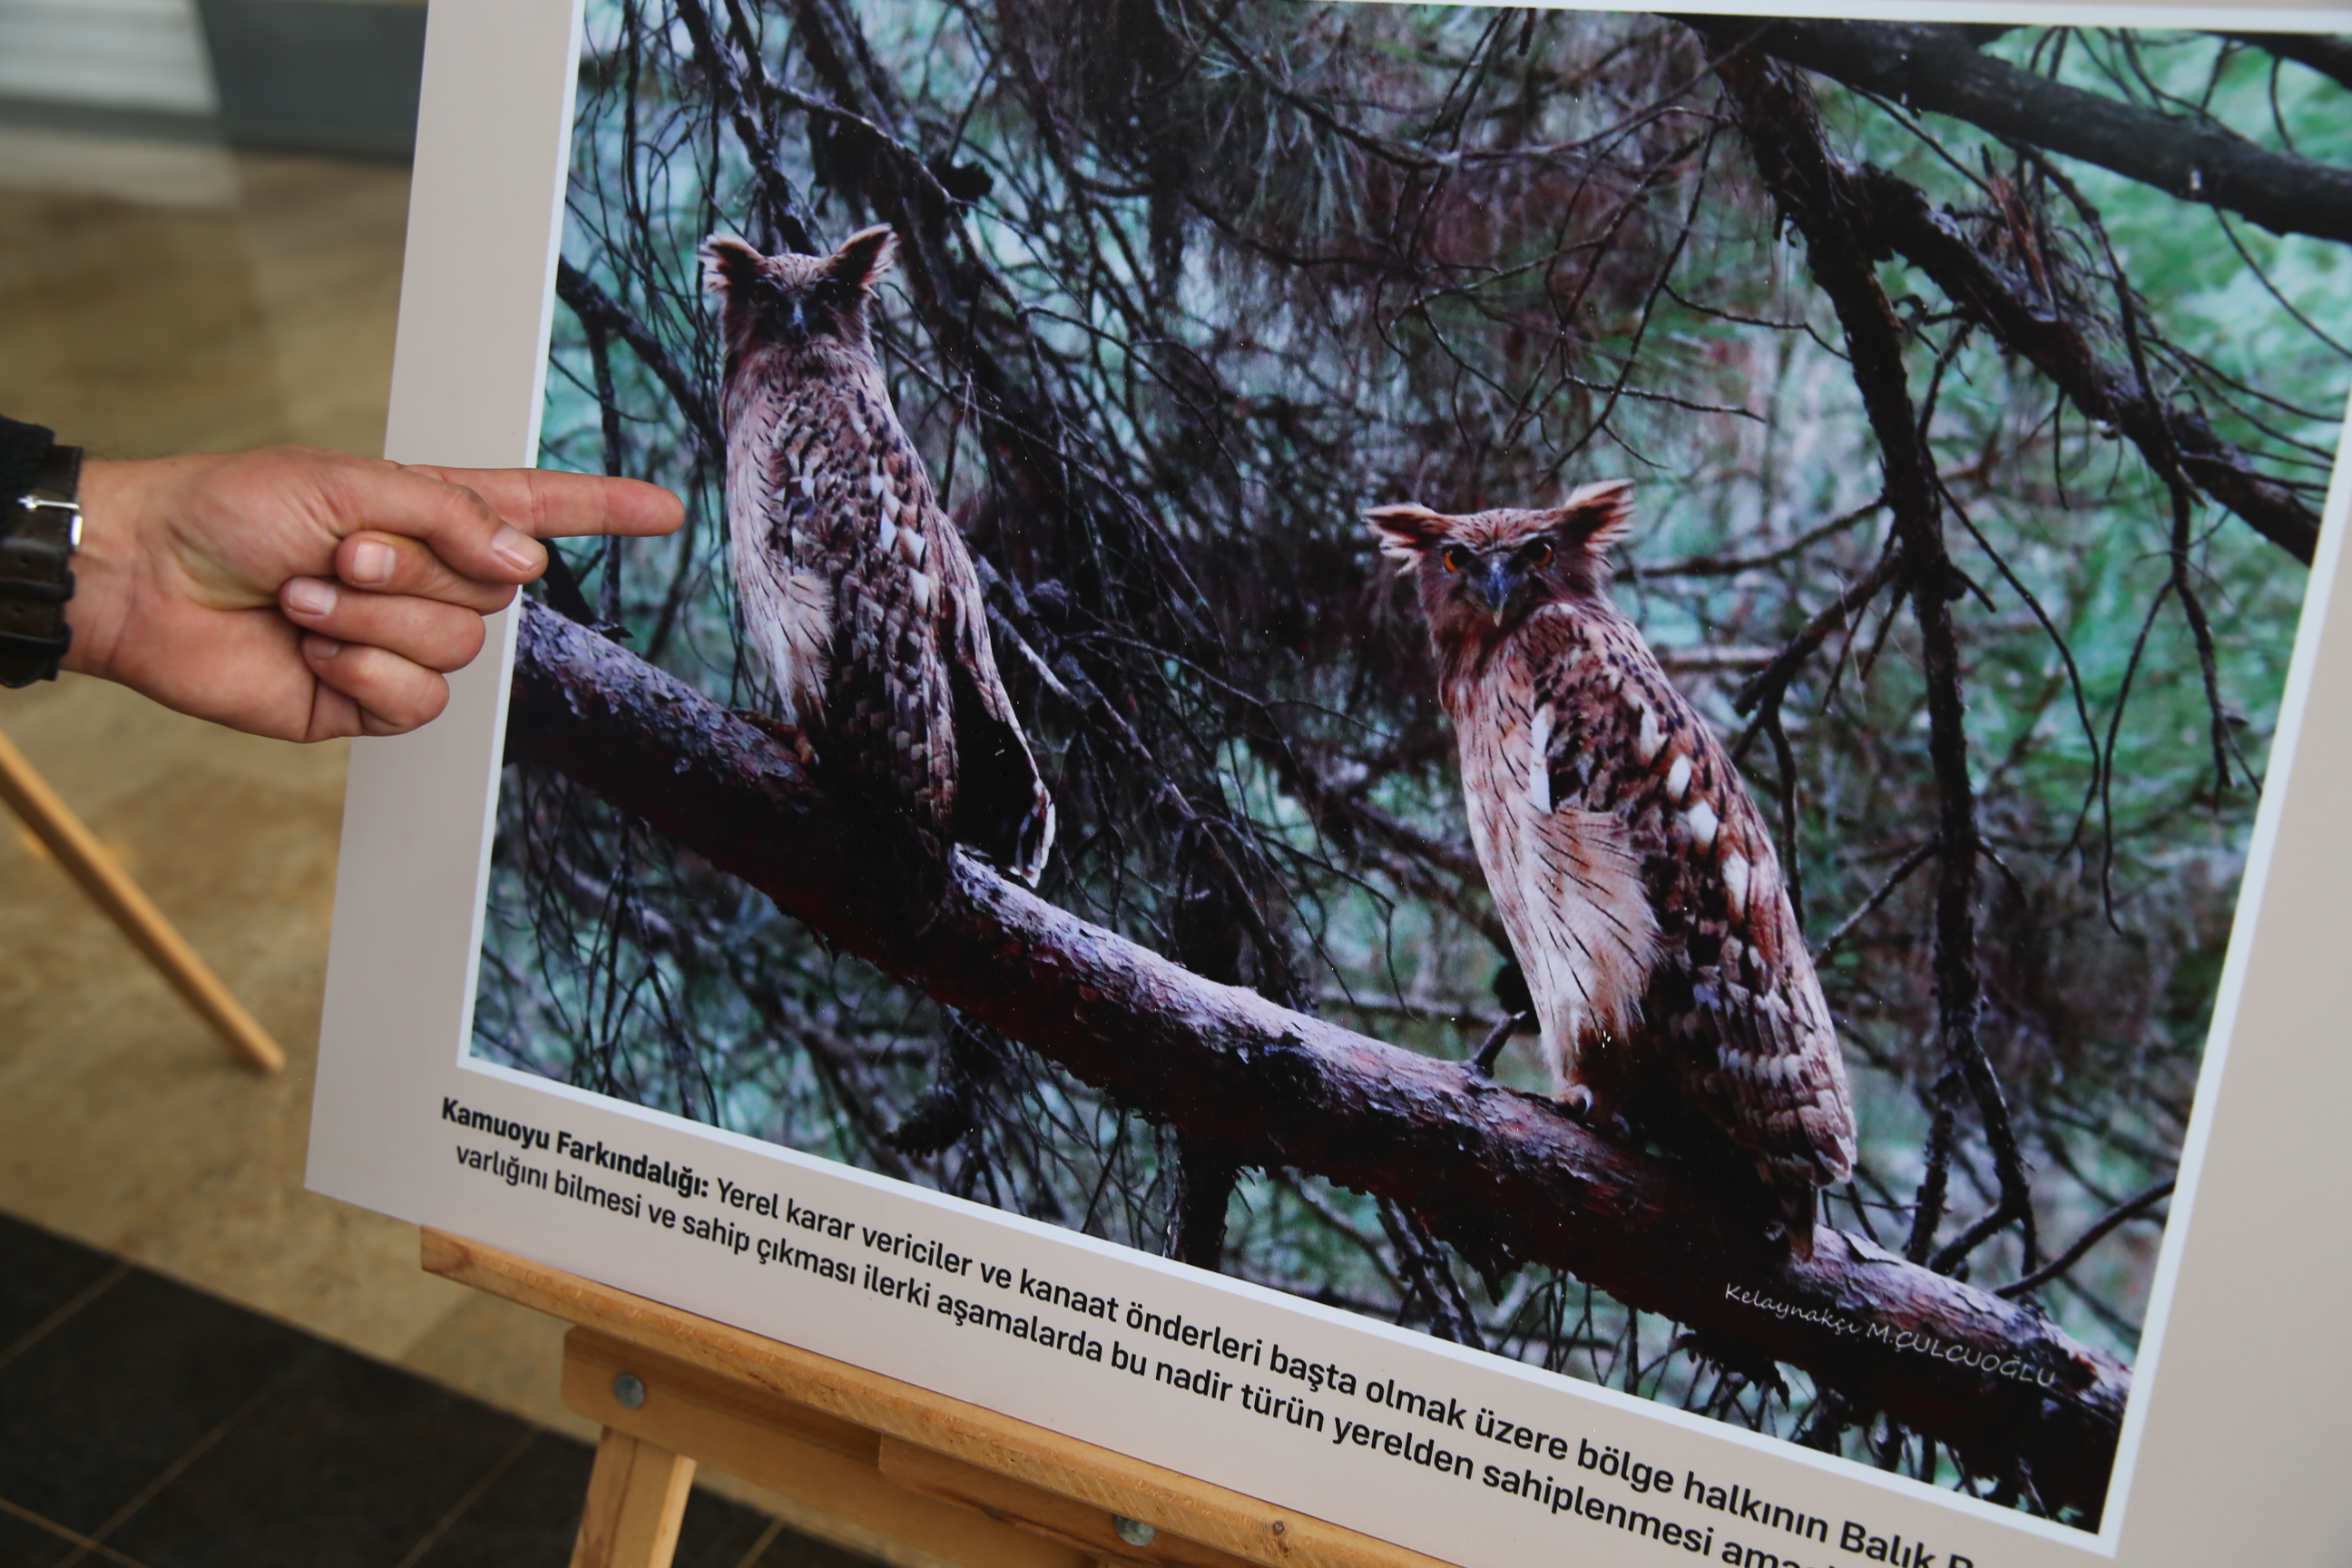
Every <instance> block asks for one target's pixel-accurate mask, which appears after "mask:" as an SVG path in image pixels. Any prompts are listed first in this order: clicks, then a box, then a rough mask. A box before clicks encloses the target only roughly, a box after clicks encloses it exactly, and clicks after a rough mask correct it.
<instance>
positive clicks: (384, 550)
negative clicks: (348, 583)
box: [345, 539, 396, 588]
mask: <svg viewBox="0 0 2352 1568" xmlns="http://www.w3.org/2000/svg"><path fill="white" fill-rule="evenodd" d="M395 560H396V558H395V557H394V554H393V552H392V546H391V545H389V544H384V543H382V542H378V541H376V540H373V539H371V540H366V541H363V542H361V543H358V544H354V545H352V569H351V571H349V572H348V573H346V574H345V575H346V576H348V577H349V578H350V579H351V580H352V582H353V583H354V584H358V585H359V586H361V587H362V588H373V587H375V586H376V585H377V584H383V583H389V582H391V581H392V569H393V566H394V562H395Z"/></svg>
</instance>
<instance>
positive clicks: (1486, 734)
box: [1370, 480, 1854, 1255]
mask: <svg viewBox="0 0 2352 1568" xmlns="http://www.w3.org/2000/svg"><path fill="white" fill-rule="evenodd" d="M1632 521H1633V510H1632V505H1631V487H1630V486H1629V485H1627V484H1626V483H1625V482H1623V481H1622V480H1615V481H1611V482H1608V483H1604V484H1594V485H1587V486H1585V487H1583V488H1582V489H1579V490H1577V491H1576V492H1575V493H1573V494H1572V495H1570V497H1569V498H1568V500H1566V502H1565V503H1563V504H1562V505H1560V506H1559V507H1557V508H1554V509H1552V510H1543V511H1529V510H1493V511H1481V512H1475V513H1473V514H1470V515H1468V516H1464V517H1449V516H1445V515H1443V514H1441V513H1438V512H1435V511H1432V510H1429V509H1428V508H1426V507H1421V506H1385V507H1381V508H1380V509H1378V510H1375V511H1373V512H1371V513H1370V522H1371V525H1372V529H1373V532H1374V534H1375V536H1376V537H1377V538H1378V540H1379V541H1380V545H1381V552H1382V553H1384V554H1386V555H1387V556H1389V557H1390V558H1391V559H1392V560H1395V561H1397V562H1398V563H1400V570H1401V571H1402V574H1405V575H1408V576H1411V577H1412V578H1413V579H1414V581H1415V584H1416V586H1417V587H1418V589H1419V593H1420V599H1421V608H1422V614H1423V616H1424V617H1425V618H1426V620H1427V621H1428V624H1429V634H1430V639H1431V641H1432V643H1433V645H1434V647H1435V648H1436V652H1437V658H1438V664H1439V668H1440V672H1441V673H1440V684H1439V698H1440V700H1441V701H1442V702H1443V704H1444V709H1445V712H1446V715H1447V717H1448V718H1450V719H1451V720H1452V721H1453V723H1454V737H1455V740H1456V742H1458V744H1459V747H1460V751H1461V759H1462V785H1463V795H1464V797H1465V801H1466V803H1467V805H1468V807H1469V813H1470V834H1471V838H1472V840H1473V841H1474V842H1475V845H1476V846H1477V850H1478V862H1479V865H1480V866H1481V867H1482V868H1484V869H1485V871H1486V880H1487V884H1488V886H1489V888H1490V889H1491V890H1492V892H1493V894H1494V899H1495V905H1496V911H1497V913H1498V914H1499V915H1500V916H1501V918H1502V921H1503V925H1504V928H1505V929H1506V930H1507V931H1508V932H1509V933H1510V937H1511V943H1512V946H1513V947H1514V948H1515V949H1516V950H1517V956H1518V960H1519V964H1520V967H1521V969H1522V970H1523V971H1524V972H1525V973H1526V977H1527V983H1528V993H1529V994H1530V995H1531V996H1532V998H1533V1000H1534V1012H1535V1017H1536V1023H1537V1025H1538V1027H1539V1028H1540V1030H1541V1031H1542V1050H1543V1058H1544V1061H1545V1064H1546V1065H1547V1066H1548V1067H1549V1068H1550V1069H1551V1075H1552V1080H1553V1086H1554V1089H1555V1091H1556V1092H1557V1093H1558V1094H1559V1098H1560V1100H1562V1102H1563V1103H1564V1104H1566V1105H1567V1106H1568V1107H1569V1109H1570V1111H1571V1113H1573V1114H1576V1115H1578V1116H1580V1117H1585V1116H1591V1117H1594V1118H1596V1119H1600V1120H1604V1121H1622V1122H1623V1123H1625V1124H1626V1125H1627V1126H1629V1127H1630V1128H1632V1129H1633V1130H1634V1131H1637V1132H1639V1133H1640V1134H1642V1135H1643V1136H1645V1137H1648V1138H1650V1139H1652V1140H1654V1141H1655V1142H1657V1143H1658V1144H1659V1145H1660V1146H1662V1147H1664V1148H1667V1149H1670V1150H1672V1151H1674V1152H1676V1153H1678V1154H1681V1155H1683V1156H1685V1158H1688V1159H1690V1160H1692V1161H1693V1162H1694V1163H1697V1164H1699V1165H1700V1166H1702V1167H1703V1168H1705V1169H1707V1170H1709V1171H1719V1172H1723V1173H1738V1174H1739V1176H1740V1177H1741V1178H1742V1179H1744V1177H1745V1174H1746V1173H1748V1172H1749V1171H1752V1172H1753V1173H1754V1176H1755V1179H1756V1180H1757V1181H1758V1182H1759V1183H1760V1184H1762V1188H1763V1196H1764V1198H1765V1200H1766V1202H1767V1204H1768V1205H1769V1212H1770V1213H1771V1214H1772V1215H1775V1216H1777V1217H1779V1218H1780V1219H1783V1220H1785V1221H1786V1222H1787V1225H1788V1227H1789V1232H1790V1238H1791V1241H1792V1244H1793V1245H1794V1246H1795V1247H1796V1248H1797V1249H1798V1250H1799V1251H1800V1252H1801V1253H1803V1254H1807V1255H1810V1253H1811V1249H1812V1226H1813V1209H1814V1193H1815V1189H1816V1188H1819V1187H1822V1186H1826V1185H1829V1184H1833V1183H1837V1182H1842V1181H1844V1180H1845V1179H1846V1178H1847V1176H1848V1175H1849V1174H1850V1173H1852V1171H1853V1152H1854V1151H1853V1102H1852V1100H1851V1099H1850V1097H1849V1095H1848V1093H1847V1089H1846V1079H1845V1063H1844V1059H1843V1057H1842V1056H1841V1055H1840V1052H1839V1048H1838V1041H1837V1034H1836V1031H1835V1028H1834V1027H1833V1026H1832V1023H1831V1020H1830V1013H1829V1005H1828V1004H1827V1003H1826V1002H1825V1001H1824V1000H1823V998H1822V987H1821V982H1820V981H1819V980H1818V979H1817V978H1816V977H1815V976H1814V973H1813V964H1812V960H1811V956H1810V955H1809V954H1808V953H1807V952H1806V951H1805V944H1804V938H1803V935H1802V933H1801V931H1799V930H1798V929H1797V921H1796V915H1795V913H1794V911H1793V910H1791V908H1790V903H1789V895H1788V893H1787V891H1786V889H1785V888H1784V886H1783V884H1782V882H1781V879H1780V858H1779V857H1778V855H1777V854H1775V852H1774V850H1773V847H1772V839H1771V835H1770V834H1769V832H1768V831H1767V829H1766V826H1765V823H1764V818H1763V816H1761V814H1760V813H1759V811H1758V810H1757V807H1756V803H1755V801H1754V800H1753V799H1752V798H1751V797H1750V796H1749V795H1748V788H1747V786H1746V784H1744V783H1742V782H1741V779H1740V776H1739V773H1738V770H1737V769H1736V768H1735V767H1734V766H1733V764H1732V762H1731V759H1730V757H1729V755H1728V754H1727V753H1726V752H1725V751H1724V749H1723V746H1722V744H1721V743H1720V742H1717V740H1716V738H1715V736H1714V734H1713V733H1712V732H1711V731H1709V730H1708V729H1707V727H1706V723H1705V722H1704V721H1702V720H1701V719H1700V718H1699V716H1698V714H1697V712H1696V710H1694V709H1693V708H1692V707H1691V705H1690V703H1689V701H1688V700H1685V698H1684V696H1683V695H1682V693H1681V692H1679V691H1677V690H1676V689H1675V687H1674V685H1673V683H1672V682H1670V681H1669V680H1668V679H1666V674H1665V671H1664V669H1662V668H1659V665H1658V661H1657V659H1656V658H1654V656H1653V655H1652V654H1651V652H1650V649H1649V647H1648V645H1647V644H1645V643H1644V642H1643V640H1642V634H1641V633H1640V632H1639V631H1637V630H1636V629H1635V628H1634V626H1633V622H1632V621H1630V620H1628V619H1626V617H1625V616H1624V615H1623V613H1622V612H1621V611H1620V610H1619V609H1618V608H1617V606H1616V605H1614V604H1613V603H1612V601H1611V599H1610V595H1609V567H1608V562H1607V553H1608V552H1609V551H1610V549H1611V548H1612V547H1613V546H1614V545H1616V544H1617V543H1618V542H1620V541H1621V540H1622V538H1623V537H1624V534H1625V532H1626V531H1627V530H1628V528H1629V527H1630V526H1631V524H1632Z"/></svg>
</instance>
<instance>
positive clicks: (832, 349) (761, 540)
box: [702, 226, 1054, 910]
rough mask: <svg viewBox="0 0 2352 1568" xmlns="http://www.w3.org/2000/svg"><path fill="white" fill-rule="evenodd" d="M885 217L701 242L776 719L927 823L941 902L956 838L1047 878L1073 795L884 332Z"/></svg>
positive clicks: (890, 809)
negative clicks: (1051, 774)
mask: <svg viewBox="0 0 2352 1568" xmlns="http://www.w3.org/2000/svg"><path fill="white" fill-rule="evenodd" d="M894 245H895V241H894V237H893V236H892V234H891V231H890V230H889V229H888V228H887V226H880V227H875V228H868V229H866V230H863V231H862V232H860V233H857V234H854V235H852V236H850V237H849V238H848V239H847V240H845V241H844V242H843V244H842V247H841V248H840V249H838V250H836V251H835V252H834V253H833V254H832V255H831V256H826V257H814V256H793V255H783V256H762V255H761V254H760V253H759V252H758V251H756V250H754V249H753V248H752V247H750V246H749V245H746V244H745V243H743V242H742V241H741V240H740V239H734V238H730V237H714V238H712V239H711V240H710V241H709V243H707V244H706V245H705V246H704V247H703V249H702V261H703V279H704V283H705V286H706V287H707V288H708V289H710V291H711V292H712V293H714V294H715V295H716V296H717V297H718V300H719V329H720V331H721V333H722V334H723V338H724V343H725V348H726V371H725V380H724V382H723V384H722V386H721V389H720V420H721V424H722V426H723V427H724V429H725V433H726V437H727V533H728V545H729V552H730V559H731V561H732V563H733V566H734V572H735V585H736V594H737V597H738V600H739V602H740V607H741V612H742V622H743V635H744V639H745V640H746V641H747V642H748V643H749V644H750V645H751V647H752V648H753V649H754V650H755V651H756V653H757V655H758V657H759V658H760V660H761V662H762V663H763V664H764V665H765V666H766V668H767V670H768V672H769V674H770V675H771V676H772V677H773V678H774V682H775V689H776V698H777V701H778V704H779V709H778V711H777V712H776V713H775V714H774V715H773V716H772V717H773V720H774V721H775V723H776V727H780V728H782V729H783V730H785V731H787V732H788V733H789V734H790V735H791V737H792V738H793V740H794V742H795V743H796V744H797V745H798V746H799V747H800V748H801V750H802V753H803V756H804V757H811V758H813V760H814V765H815V767H816V770H817V772H818V774H819V776H820V777H821V778H822V779H824V780H825V782H826V783H827V784H828V786H829V787H831V788H833V789H835V792H836V793H837V794H838V795H841V796H842V797H843V798H845V800H846V801H847V802H848V803H850V804H852V805H862V806H866V807H872V806H881V807H883V808H884V809H885V811H886V813H887V815H888V816H890V817H892V818H895V819H896V820H897V821H898V822H899V823H900V824H902V825H903V826H905V828H907V829H908V830H909V832H910V835H911V839H912V851H913V852H912V856H911V862H912V863H911V865H910V866H909V867H908V868H907V869H908V871H909V873H910V875H911V876H912V878H913V879H914V881H915V885H916V886H915V891H916V893H917V895H918V899H919V903H920V905H921V908H922V909H923V910H932V909H935V908H936V907H937V903H938V899H939V895H940V889H942V888H943V887H944V885H945V879H946V871H947V861H948V856H949V853H950V849H951V848H952V847H954V846H955V845H957V844H962V845H965V846H968V847H971V848H972V849H975V850H977V851H978V852H980V853H981V854H982V855H984V856H986V857H987V858H990V859H991V860H993V861H994V862H995V863H996V864H997V865H999V866H1001V867H1003V868H1005V869H1006V870H1008V871H1010V872H1012V873H1013V875H1015V876H1017V877H1019V878H1020V879H1022V880H1023V881H1024V882H1027V883H1029V884H1031V885H1032V886H1034V884H1035V882H1036V880H1037V878H1038V875H1039V874H1040V873H1041V872H1042V871H1043V870H1044V869H1045V858H1046V856H1047V854H1048V853H1049V852H1050V851H1051V850H1052V848H1053V843H1054V803H1053V797H1052V796H1051V795H1050V794H1048V792H1047V790H1046V788H1045V780H1044V778H1043V777H1042V776H1041V775H1040V773H1039V772H1038V769H1037V763H1036V759H1035V758H1034V756H1033V755H1032V754H1031V752H1030V750H1029V742H1028V738H1027V737H1026V736H1025V735H1024V734H1023V733H1022V731H1021V724H1020V721H1019V720H1018V719H1017V718H1016V717H1015V716H1014V713H1013V701H1012V699H1011V698H1010V697H1009V696H1008V695H1007V694H1006V692H1005V689H1004V682H1003V679H1002V678H1001V677H1000V676H999V675H998V674H997V668H996V656H995V653H994V651H993V649H992V647H991V646H990V643H989V636H988V620H987V616H986V614H985V613H984V610H983V607H982V601H981V586H980V579H979V576H978V575H977V574H975V573H974V572H973V570H972V564H971V555H970V553H969V552H967V551H966V549H965V546H964V542H963V536H962V534H961V532H960V531H958V530H957V528H956V526H955V524H954V523H953V522H952V521H950V520H949V518H948V516H947V514H946V513H945V512H944V511H942V510H940V504H939V500H938V498H937V496H936V495H935V494H934V493H933V491H932V489H931V480H930V477H929V474H927V473H926V472H925V471H924V468H923V464H922V459H921V458H919V456H918V455H917V454H916V451H915V448H914V446H913V444H912V443H911V442H909V441H908V438H907V432H906V430H905V429H904V427H902V426H900V425H899V423H898V413H897V411H896V410H895V409H893V407H892V406H891V403H890V394H889V389H888V387H887V385H885V384H884V382H883V378H882V367H881V364H880V363H879V362H878V361H877V359H876V357H875V353H874V347H873V343H872V341H871V339H870V338H869V336H868V335H867V329H866V301H867V299H868V297H869V296H870V295H871V293H872V291H873V289H874V287H875V285H876V283H877V281H878V280H879V279H880V278H881V276H882V274H883V273H884V272H885V271H886V270H887V268H888V267H889V264H890V260H891V257H892V254H893V249H894Z"/></svg>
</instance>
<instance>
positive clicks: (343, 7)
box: [197, 0, 425, 158]
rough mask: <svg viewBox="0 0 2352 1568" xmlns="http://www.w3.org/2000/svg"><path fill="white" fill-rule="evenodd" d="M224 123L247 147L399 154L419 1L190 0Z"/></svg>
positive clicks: (411, 126) (421, 27)
mask: <svg viewBox="0 0 2352 1568" xmlns="http://www.w3.org/2000/svg"><path fill="white" fill-rule="evenodd" d="M197 10H198V12H199V13H200V14H201V16H203V18H204V29H205V43H206V44H207V45H208V46H209V47H210V51H211V54H212V66H213V79H214V81H215V85H216V87H217V89H218V92H219V99H220V120H221V124H222V128H223V129H224V130H225V131H226V132H227V134H228V137H229V139H230V140H231V141H233V142H240V143H243V144H246V145H248V146H262V147H280V148H289V149H297V150H302V151H311V152H323V153H362V154H368V155H373V156H378V157H397V158H405V157H407V156H408V155H409V151H410V149H411V148H412V147H414V146H415V142H416V97H417V92H418V89H419V87H420V84H421V83H422V81H423V79H424V69H425V7H424V6H423V5H403V4H385V3H383V0H197Z"/></svg>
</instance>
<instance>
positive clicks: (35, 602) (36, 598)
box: [0, 445, 81, 686]
mask: <svg viewBox="0 0 2352 1568" xmlns="http://www.w3.org/2000/svg"><path fill="white" fill-rule="evenodd" d="M80 489H81V448H80V447H59V446H54V445H53V446H51V447H49V449H48V453H47V456H45V457H43V458H41V461H40V464H39V466H38V467H37V468H35V469H34V471H33V481H32V483H31V485H30V486H29V487H27V488H26V489H25V490H24V491H23V492H22V493H21V494H19V495H16V496H11V497H8V498H6V499H5V500H0V686H30V685H31V684H32V683H33V682H35V681H37V680H54V679H57V674H58V661H60V660H61V659H63V658H65V656H66V650H67V649H68V648H69V647H72V646H73V627H71V626H68V625H67V624H66V601H67V600H68V599H70V598H72V597H73V591H74V578H73V568H72V564H71V563H72V561H73V552H75V551H76V550H77V549H79V548H80V546H81V503H80V500H79V494H80Z"/></svg>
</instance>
